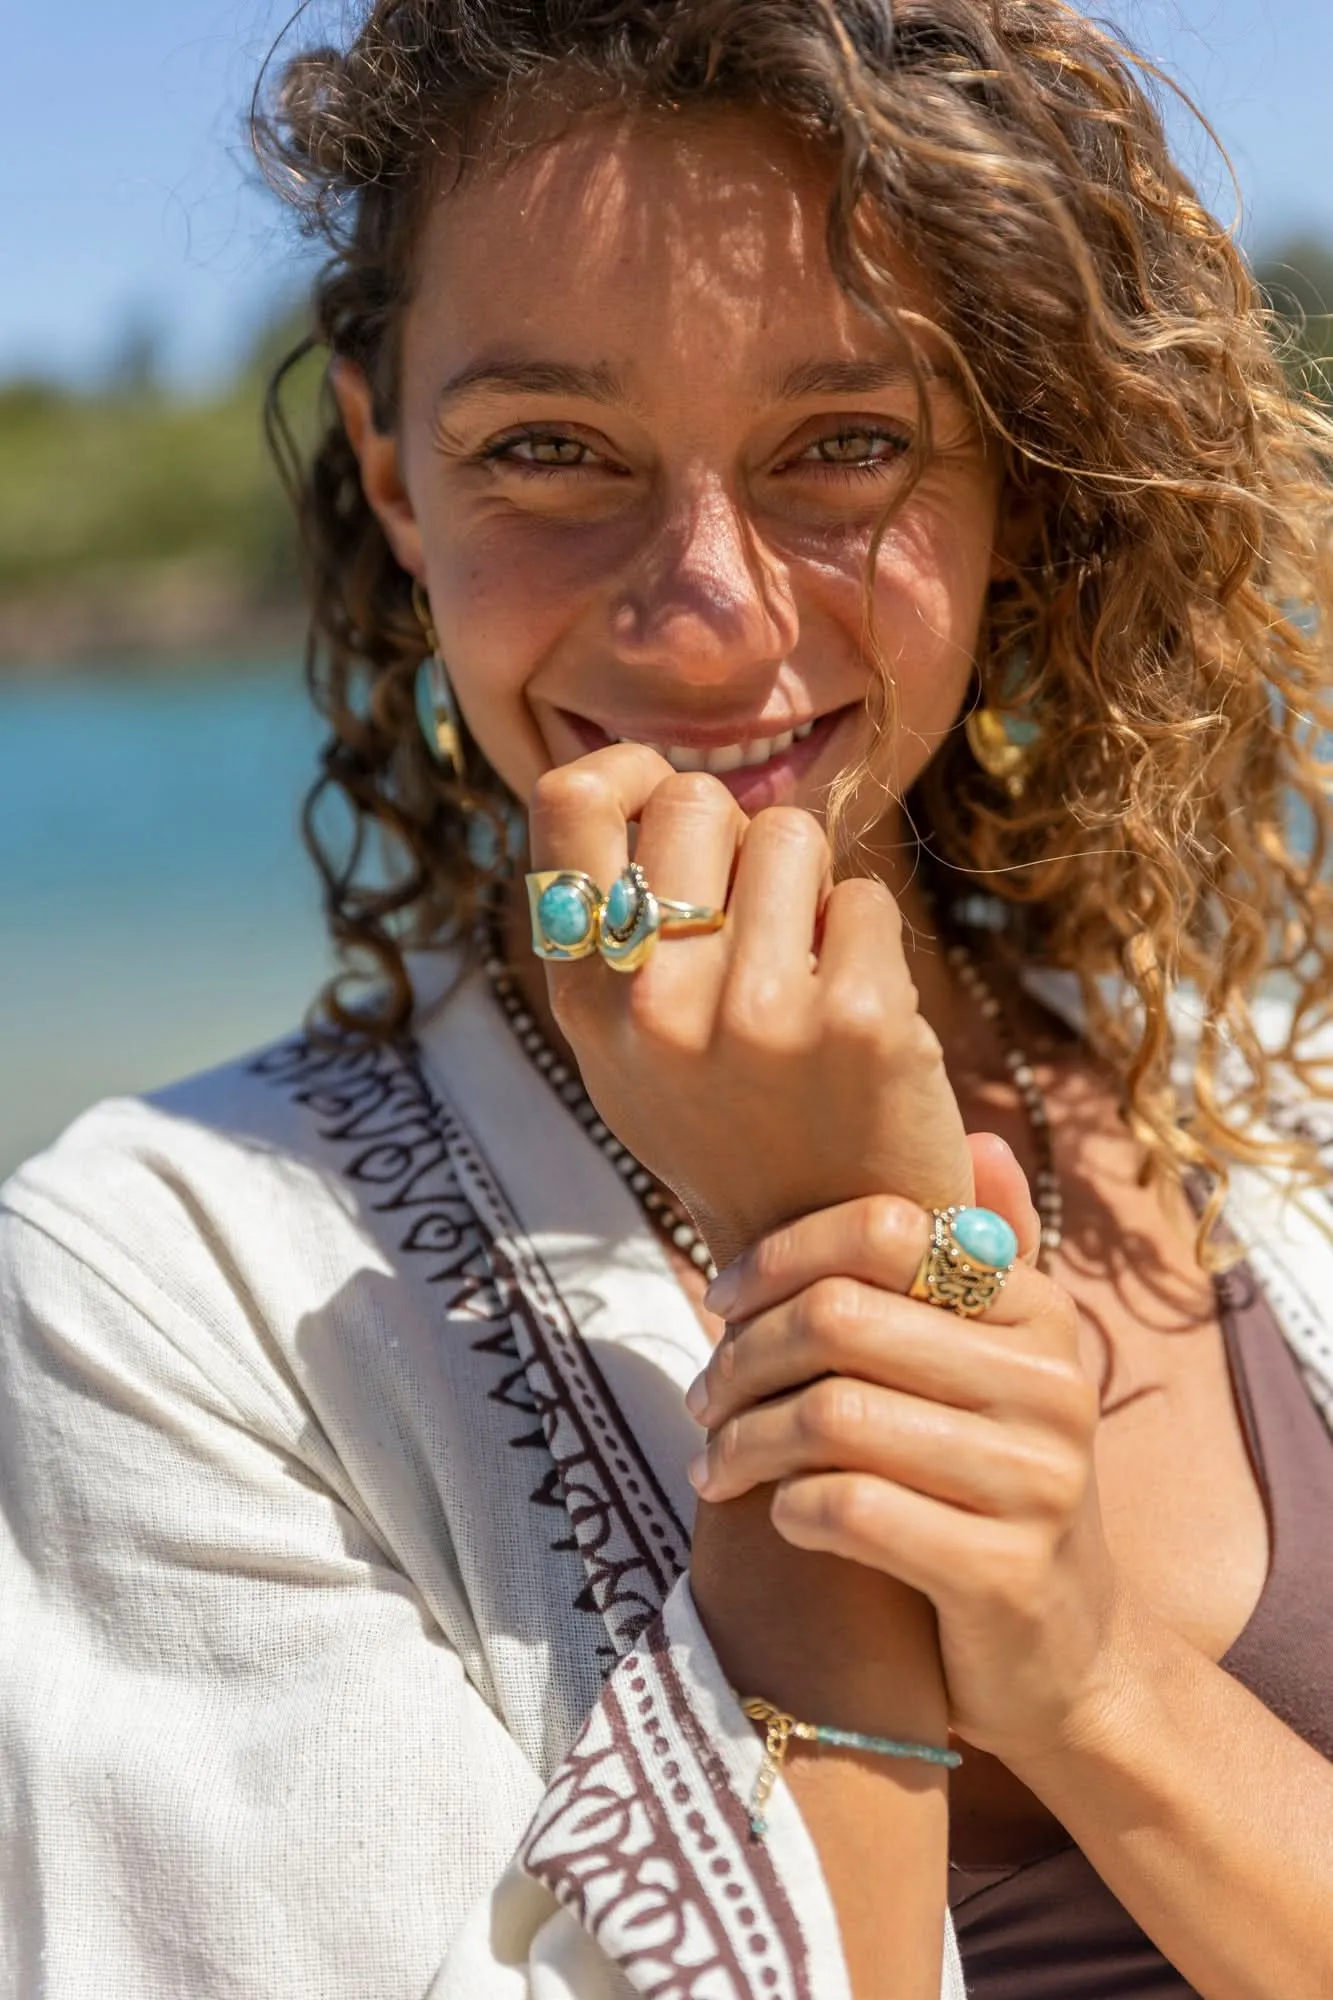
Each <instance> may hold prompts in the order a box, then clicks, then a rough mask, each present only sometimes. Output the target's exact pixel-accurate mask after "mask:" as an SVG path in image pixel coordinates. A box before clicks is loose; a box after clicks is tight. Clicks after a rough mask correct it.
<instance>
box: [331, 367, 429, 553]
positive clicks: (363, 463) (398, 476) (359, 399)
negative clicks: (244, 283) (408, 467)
mask: <svg viewBox="0 0 1333 2000" xmlns="http://www.w3.org/2000/svg"><path fill="white" fill-rule="evenodd" d="M329 381H330V383H331V384H332V387H333V393H334V396H335V397H336V399H337V403H338V410H339V413H340V415H341V417H342V420H343V429H344V430H345V431H346V432H347V439H348V442H349V444H350V445H351V447H352V450H353V451H354V452H355V453H356V461H357V464H358V465H359V466H360V468H361V488H362V491H363V492H364V494H365V496H366V500H367V502H368V504H369V506H370V508H371V511H372V512H373V513H374V515H375V518H376V520H377V521H378V522H379V524H380V526H381V527H382V528H383V530H384V533H385V536H386V538H387V540H388V543H389V547H390V548H391V549H392V550H393V552H394V554H395V556H396V557H397V558H398V561H399V562H400V563H401V564H402V567H403V568H404V569H405V570H406V571H407V573H408V575H409V576H415V577H417V578H420V577H422V576H424V575H425V564H424V562H423V559H422V549H421V530H420V528H419V527H418V525H417V517H416V514H415V512H414V510H413V507H412V500H411V496H410V494H409V493H408V490H407V487H406V485H405V484H404V481H403V470H402V460H401V457H400V454H399V450H398V440H397V438H396V437H395V436H394V435H393V433H392V432H391V431H382V430H380V429H378V428H377V426H376V423H375V403H374V397H373V396H372V394H371V389H370V384H369V382H368V381H367V380H366V375H365V370H364V369H362V368H360V367H359V366H358V365H357V363H356V362H355V361H345V360H341V359H340V360H336V361H335V362H334V363H333V365H332V367H331V368H330V369H329Z"/></svg>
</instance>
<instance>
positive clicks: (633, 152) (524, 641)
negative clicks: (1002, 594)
mask: <svg viewBox="0 0 1333 2000" xmlns="http://www.w3.org/2000/svg"><path fill="white" fill-rule="evenodd" d="M829 171H830V170H829V169H828V167H827V166H826V164H824V163H823V162H822V161H821V160H820V159H819V158H818V157H817V156H815V155H814V154H813V153H811V152H808V151H807V150H805V149H804V148H803V147H802V145H801V143H800V142H799V140H797V139H796V138H794V137H793V136H792V135H790V134H789V133H788V132H787V131H786V130H785V128H783V127H782V126H781V125H780V124H778V123H777V122H776V121H774V120H771V119H769V118H767V117H765V116H763V115H762V114H754V113H748V112H740V111H730V112H725V113H723V112H719V113H716V114H709V115H707V116H700V115H698V114H685V115H681V116H678V117H672V116H670V115H669V114H665V113H663V114H656V115H651V116H639V117H637V118H632V119H626V120H624V121H623V122H613V121H611V120H610V119H607V118H596V119H587V120H584V121H582V122H581V123H578V124H575V125H574V126H573V127H572V128H571V129H570V130H569V132H568V133H567V134H566V135H565V136H563V137H561V138H560V139H558V140H556V141H555V142H554V143H551V144H548V145H545V146H542V147H540V148H537V149H535V150H533V151H531V152H529V153H527V154H525V155H523V156H521V157H520V158H519V159H518V160H517V162H516V164H514V165H513V166H511V167H510V168H508V170H506V171H505V172H503V173H498V172H491V173H485V172H483V173H478V174H476V175H474V176H473V177H472V178H471V179H470V180H468V181H467V182H466V183H465V184H464V186H463V187H462V188H461V190H459V191H457V192H453V193H446V194H444V195H443V196H441V197H440V198H439V199H438V200H437V201H436V203H435V205H434V207H433V209H432V211H431V212H430V215H429V218H428V221H427V223H426V227H425V233H424V240H423V243H422V248H421V273H420V283H419V287H418V291H417V294H416V296H415V299H414V301H413V303H412V305H411V307H410V309H409V311H408V313H407V317H406V323H405V328H404V346H403V376H402V400H401V406H400V421H399V425H398V429H397V433H396V435H395V436H393V437H382V436H380V435H378V434H377V433H375V432H374V431H373V430H372V429H371V427H370V424H369V418H368V403H367V398H366V395H365V389H364V383H363V382H362V381H361V378H360V377H359V376H358V375H357V373H356V371H355V370H353V369H351V368H348V367H346V366H344V367H343V368H342V369H341V370H340V371H339V375H338V388H339V394H340V397H341V400H342V405H343V409H344V413H345V415H346V418H347V422H348V428H349V431H350V433H351V436H352V439H353V442H354V444H355V445H356V446H357V449H358V452H359V454H360V458H361V462H362V469H363V474H364V476H365V481H366V488H367V492H368V494H369V496H370V498H371V501H372V504H373V505H374V506H375V508H376V511H377V513H378V514H379V516H380V518H381V520H382V522H383V523H384V526H385V528H386V530H387V532H388V534H389V536H390V539H391V542H392V545H393V547H394V550H395V553H396V554H397V556H398V558H399V560H400V561H401V562H402V564H403V566H404V567H405V568H406V569H408V570H409V571H411V572H412V573H413V574H414V575H415V576H417V577H419V578H420V579H421V580H422V581H423V582H424V584H425V586H426V589H427V591H428V593H429V597H430V602H431V607H432V611H433V614H434V619H435V623H436V626H437V629H438V631H439V635H440V641H441V651H442V653H443V657H444V659H445V661H446V663H447V665H448V668H449V672H450V675H451V678H452V680H453V684H454V687H455V690H456V692H457V696H458V700H459V703H460V705H461V707H462V710H463V713H464V715H465V716H466V718H467V721H468V724H469V726H470V728H471V729H472V731H473V734H474V735H475V737H476V738H477V740H478V742H479V743H480V745H481V747H482V748H483V750H484V751H485V753H486V755H487V756H488V757H489V759H490V760H491V762H492V764H493V765H494V766H495V768H496V770H497V771H498V772H499V773H500V775H501V776H502V777H503V778H504V779H505V781H506V782H507V783H508V785H509V786H510V787H511V788H512V790H513V791H514V792H515V793H516V794H517V796H518V797H519V798H520V799H526V798H527V796H528V795H529V793H530V792H531V789H532V786H533V784H534V783H535V781H536V779H537V778H538V777H539V776H540V774H541V773H542V772H543V771H545V770H546V769H548V768H549V767H550V766H552V765H554V764H563V763H567V762H569V761H570V760H571V759H573V758H576V757H579V756H582V755H583V754H585V753H586V752H587V751H589V750H593V749H595V748H597V747H599V746H600V745H603V744H605V743H607V742H608V741H610V740H612V739H615V738H621V737H628V738H633V739H636V740H638V741H641V742H646V743H652V744H654V745H656V746H657V747H658V748H660V749H661V750H662V751H663V752H664V754H665V755H666V756H667V757H668V758H669V760H670V761H671V763H672V764H673V765H675V766H676V767H677V768H678V769H681V770H690V769H706V770H710V771H713V772H716V773H717V774H718V776H719V777H720V778H721V779H722V782H723V783H724V784H725V785H727V786H728V788H729V789H730V790H731V791H732V792H733V793H734V794H735V796H736V798H737V800H738V801H739V803H740V805H741V806H742V808H743V809H744V810H745V811H747V812H750V813H753V812H755V811H757V810H759V809H760V808H761V807H763V806H768V805H778V804H784V805H798V806H804V807H807V808H808V809H810V810H811V811H814V812H819V811H820V810H821V809H822V806H823V803H824V800H825V797H826V794H827V792H828V788H829V786H830V784H831V781H832V780H833V779H834V778H835V777H836V775H837V773H838V772H839V770H840V769H842V768H843V767H845V766H846V765H847V764H848V763H850V762H852V761H853V760H855V759H857V758H858V757H859V756H860V755H861V754H862V753H864V751H865V750H866V749H867V748H868V745H869V731H870V724H869V721H868V718H867V714H866V709H865V701H866V695H867V691H868V689H869V688H870V686H871V684H872V681H873V679H874V668H873V666H872V664H871V659H870V655H869V653H868V651H867V647H866V643H865V630H864V575H865V562H866V558H867V554H868V551H869V548H870V544H871V539H872V534H873V531H874V528H875V525H876V522H877V521H878V519H879V518H880V516H881V514H882V512H883V510H884V507H885V504H886V502H887V501H889V500H890V499H891V497H892V496H893V494H894V493H895V491H896V490H898V489H899V487H900V485H901V483H902V482H903V462H904V455H905V450H906V447H907V444H908V442H909V441H910V439H911V437H912V435H913V434H914V432H915V430H916V428H917V409H916V392H915V388H914V385H913V382H912V380H911V379H910V377H909V376H908V375H906V374H905V372H904V369H903V357H902V352H901V348H900V347H899V346H897V345H896V344H895V342H894V341H893V340H892V339H891V338H890V337H889V336H887V335H886V334H885V333H884V332H882V331H881V330H879V329H877V328H876V327H875V326H874V325H873V324H872V323H871V322H870V320H869V319H868V318H867V317H866V316H865V315H864V314H863V313H861V312H860V311H858V309H857V308H856V307H855V306H853V305H852V304H851V303H850V302H849V301H848V300H847V298H846V297H845V296H844V294H843V293H842V291H841V290H840V289H839V287H838V285H837V283H836V281H835V279H834V276H833V273H832V271H831V269H830V266H829V261H828V256H827V252H826V248H825V241H824V233H825V216H826V211H827V202H828V196H829V190H830V185H831V182H830V179H829ZM914 302H915V303H918V304H920V305H922V306H924V307H927V308H928V306H929V301H928V300H925V299H921V298H920V297H919V295H918V297H917V299H916V300H915V301H914ZM925 358H926V360H927V363H928V364H929V362H930V360H931V359H932V356H931V355H930V354H929V352H927V354H926V356H925ZM933 358H934V359H935V361H936V367H935V370H934V372H933V373H932V374H931V376H930V385H929V397H930V405H931V410H932V417H933V428H934V438H935V449H934V455H933V457H932V459H931V461H930V463H929V465H928V467H927V470H926V472H925V476H924V478H923V479H922V480H921V481H920V483H919V485H918V486H917V487H916V489H915V491H914V492H913V493H912V494H911V497H910V499H909V500H908V501H907V503H906V505H905V506H904V507H903V509H902V511H901V513H900V514H899V515H898V516H897V517H896V519H895V520H894V522H893V524H892V526H891V527H890V529H889V532H888V534H887V536H886V537H885V539H884V541H883V544H882V547H881V549H880V552H879V556H878V560H877V564H876V569H875V578H874V598H875V613H876V625H877V630H878V634H879V641H880V645H881V648H882V651H883V654H884V657H885V658H886V660H887V661H888V663H889V665H890V666H891V668H892V671H893V675H894V679H895V683H896V696H895V701H894V703H893V709H894V741H893V745H892V753H893V754H892V758H891V765H892V773H893V777H894V779H895V780H896V785H897V788H898V789H899V790H900V791H901V790H905V789H906V788H907V786H908V785H910V783H911V782H912V780H913V779H914V778H915V777H916V776H917V774H918V773H919V772H920V770H921V769H922V767H923V766H924V764H925V763H926V762H927V760H928V758H929V757H930V755H931V753H932V751H933V750H934V748H935V747H936V745H937V744H938V743H939V741H940V739H941V737H942V736H943V734H944V733H945V732H946V731H947V730H948V729H949V728H950V727H951V726H952V725H953V724H954V723H955V722H956V720H957V718H958V715H959V711H960V708H961V705H962V703H963V701H964V698H965V695H966V691H967V687H968V682H969V675H970V671H971V666H972V661H973V656H974V651H975V647H976V641H977V633H978V626H979V623H980V618H981V613H982V607H983V602H984V598H985V594H986V589H987V585H988V583H989V581H990V578H991V576H992V574H993V566H994V560H995V558H994V554H993V549H994V542H995V534H996V512H997V501H998V492H999V478H998V473H997V470H996V466H995V464H994V461H993V458H992V457H991V456H989V455H988V454H987V453H986V451H985V450H984V449H983V445H982V442H981V439H980V437H979V435H978V433H977V430H976V427H975V426H974V424H973V422H972V421H971V418H970V416H969V413H968V409H967V405H966V402H965V400H964V398H963V395H962V393H961V391H960V390H959V389H958V388H957V387H955V386H954V384H953V383H952V381H951V380H950V378H949V374H948V371H947V369H946V368H945V367H944V366H943V365H942V363H941V362H940V360H939V357H938V356H936V357H933Z"/></svg>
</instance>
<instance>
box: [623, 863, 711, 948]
mask: <svg viewBox="0 0 1333 2000" xmlns="http://www.w3.org/2000/svg"><path fill="white" fill-rule="evenodd" d="M725 922H726V912H725V911H724V910H714V909H711V908H710V907H709V906H708V905H707V904H704V903H676V902H673V901H672V900H671V898H670V897H669V896H655V895H654V894H653V892H652V890H651V889H650V888H649V886H648V877H647V876H646V875H645V874H644V872H643V870H642V868H640V866H639V864H638V862H637V861H631V862H630V865H629V867H628V868H626V869H625V871H624V873H623V874H621V875H617V877H616V879H615V881H614V882H613V883H612V884H611V887H610V890H609V892H608V894H607V898H606V901H605V902H604V903H603V904H602V908H601V914H600V916H599V918H598V931H599V939H600V942H599V945H598V949H599V950H600V952H601V954H602V957H603V958H604V959H605V960H606V962H607V964H608V965H609V966H610V967H611V970H612V971H613V972H637V971H638V970H639V968H640V967H641V966H644V965H646V964H647V963H648V960H649V959H650V958H651V957H652V955H653V953H654V951H655V950H656V949H657V940H658V938H659V937H704V936H706V935H707V934H708V933H709V932H710V931H718V930H721V928H722V926H723V924H724V923H725Z"/></svg>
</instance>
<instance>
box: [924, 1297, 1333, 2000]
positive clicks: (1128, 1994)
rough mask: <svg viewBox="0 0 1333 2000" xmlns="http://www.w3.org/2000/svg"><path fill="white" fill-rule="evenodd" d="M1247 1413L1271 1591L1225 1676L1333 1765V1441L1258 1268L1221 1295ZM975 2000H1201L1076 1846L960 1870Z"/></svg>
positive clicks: (957, 1892) (963, 1947)
mask: <svg viewBox="0 0 1333 2000" xmlns="http://www.w3.org/2000/svg"><path fill="white" fill-rule="evenodd" d="M1218 1304H1219V1316H1220V1319H1221V1325H1222V1332H1223V1336H1224V1339H1225V1342H1226V1352H1227V1361H1228V1363H1229V1365H1230V1369H1231V1377H1232V1382H1233V1384H1234V1386H1235V1392H1236V1402H1237V1405H1238V1406H1239V1409H1240V1413H1241V1418H1242V1421H1243V1423H1244V1426H1245V1434H1246V1438H1247V1440H1248V1442H1249V1447H1250V1451H1251V1454H1252V1456H1253V1459H1254V1464H1255V1467H1256V1469H1257V1471H1258V1476H1259V1482H1260V1485H1261V1486H1262V1488H1263V1493H1264V1501H1265V1505H1266V1507H1267V1510H1268V1524H1269V1535H1270V1551H1271V1553H1270V1558H1269V1571H1268V1580H1267V1582H1266V1583H1265V1585H1264V1589H1263V1593H1262V1595H1261V1596H1260V1599H1259V1602H1258V1604H1257V1605H1256V1606H1255V1608H1254V1612H1253V1615H1252V1616H1251V1618H1250V1622H1249V1624H1248V1625H1247V1626H1246V1627H1245V1630H1244V1631H1243V1632H1242V1633H1241V1635H1240V1637H1239V1639H1237V1640H1236V1643H1235V1644H1234V1645H1233V1646H1232V1647H1230V1649H1229V1650H1228V1651H1227V1652H1226V1653H1225V1654H1224V1655H1223V1657H1222V1659H1221V1661H1220V1662H1219V1665H1221V1666H1223V1667H1225V1668H1226V1670H1227V1672H1228V1673H1229V1674H1232V1675H1234V1676H1235V1678H1236V1679H1237V1680H1238V1681H1240V1682H1241V1683H1242V1685H1243V1686H1245V1687H1247V1688H1249V1689H1250V1691H1251V1692H1252V1693H1253V1694H1256V1695H1257V1696H1258V1697H1259V1699H1260V1701H1262V1702H1263V1703H1264V1705H1265V1707H1267V1708H1269V1709H1271V1711H1272V1712H1273V1714H1274V1715H1277V1716H1279V1717H1281V1719H1282V1721H1283V1722H1285V1723H1286V1724H1287V1725H1288V1727H1289V1728H1291V1729H1294V1730H1295V1731H1296V1733H1297V1734H1298V1735H1299V1736H1303V1737H1304V1738H1305V1740H1306V1741H1307V1742H1308V1743H1311V1744H1313V1746H1314V1748H1315V1749H1316V1750H1318V1751H1319V1752H1320V1753H1321V1755H1323V1756H1325V1757H1328V1758H1330V1759H1333V1676H1331V1675H1330V1671H1329V1659H1330V1655H1331V1654H1333V1533H1330V1529H1331V1528H1333V1438H1330V1436H1329V1433H1328V1430H1327V1429H1326V1427H1325V1425H1324V1421H1323V1418H1322V1417H1321V1416H1320V1414H1319V1412H1318V1410H1317V1409H1316V1408H1315V1406H1314V1404H1313V1402H1312V1401H1311V1399H1310V1395H1309V1392H1308V1391H1307V1389H1306V1387H1305V1384H1304V1380H1303V1378H1302V1376H1301V1372H1300V1366H1299V1363H1298V1362H1297V1360H1296V1358H1295V1356H1294V1355H1293V1354H1292V1352H1291V1350H1290V1348H1289V1347H1288V1346H1287V1343H1286V1341H1285V1340H1284V1339H1283V1337H1282V1333H1281V1330H1280V1329H1279V1327H1278V1325H1277V1322H1276V1321H1275V1319H1274V1318H1273V1314H1272V1312H1271V1310H1270V1308H1269V1306H1268V1303H1267V1301H1266V1300H1265V1298H1264V1296H1263V1294H1262V1292H1261V1291H1260V1290H1259V1288H1258V1285H1257V1284H1256V1283H1255V1281H1254V1279H1253V1277H1252V1276H1251V1274H1250V1272H1249V1270H1248V1267H1247V1266H1245V1265H1243V1264H1242V1265H1240V1266H1238V1267H1237V1268H1236V1269H1235V1270H1234V1271H1232V1272H1230V1273H1229V1274H1228V1275H1227V1277H1226V1278H1225V1279H1222V1280H1220V1281H1219V1285H1218ZM949 1908H950V1910H951V1911H952V1913H953V1920H954V1926H955V1929H956V1931H957V1933H958V1948H959V1952H960V1954H961V1956H962V1961H963V1972H964V1976H965V1978H966V1981H967V1991H968V2000H1107V1996H1108V1995H1110V1994H1112V1993H1114V1994H1115V1995H1116V1996H1117V2000H1191V1996H1193V2000H1199V1997H1198V1995H1197V1993H1196V1989H1195V1988H1194V1987H1192V1986H1190V1985H1187V1984H1186V1982H1185V1980H1184V1979H1183V1978H1182V1976H1181V1975H1180V1973H1179V1972H1177V1971H1176V1969H1175V1967H1174V1966H1173V1965H1172V1964H1171V1963H1170V1961H1169V1960H1168V1959H1166V1958H1164V1957H1163V1956H1162V1954H1161V1952H1160V1951H1159V1950H1158V1949H1157V1947H1156V1945H1154V1944H1153V1943H1152V1941H1151V1939H1149V1938H1148V1937H1147V1936H1146V1935H1145V1933H1144V1932H1143V1931H1141V1930H1140V1929H1139V1926H1138V1925H1137V1924H1136V1923H1135V1922H1134V1920H1133V1918H1132V1917H1131V1916H1130V1914H1129V1912H1128V1911H1127V1910H1126V1909H1125V1906H1124V1904H1123V1903H1121V1902H1120V1901H1118V1899H1117V1898H1116V1897H1115V1896H1113V1895H1112V1894H1111V1891H1110V1890H1109V1889H1108V1888H1107V1886H1106V1884H1105V1883H1104V1882H1103V1881H1102V1879H1101V1877H1100V1875H1098V1874H1097V1872H1096V1870H1095V1869H1094V1868H1093V1866H1092V1864H1091V1862H1089V1861H1088V1860H1087V1859H1086V1858H1085V1857H1084V1855H1083V1854H1082V1853H1081V1852H1080V1851H1079V1849H1078V1848H1077V1847H1076V1846H1075V1845H1074V1843H1073V1841H1072V1840H1071V1841H1070V1842H1069V1843H1068V1844H1067V1845H1066V1846H1064V1847H1061V1848H1058V1849H1057V1850H1056V1851H1055V1852H1054V1853H1053V1854H1045V1855H1042V1856H1041V1857H1040V1859H1038V1860H1036V1861H1029V1862H1025V1863H1021V1864H1019V1865H1018V1866H1016V1867H1005V1868H960V1867H958V1866H957V1865H956V1864H951V1865H950V1868H949Z"/></svg>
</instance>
